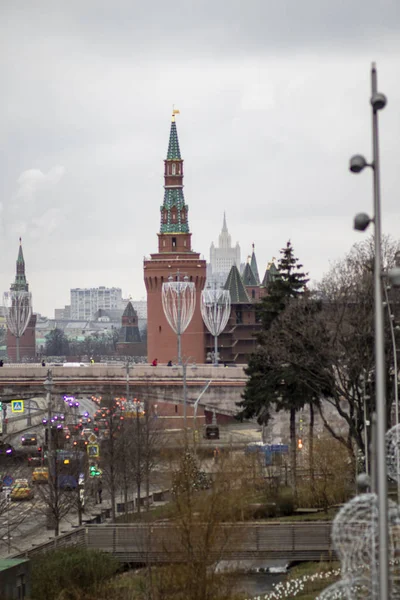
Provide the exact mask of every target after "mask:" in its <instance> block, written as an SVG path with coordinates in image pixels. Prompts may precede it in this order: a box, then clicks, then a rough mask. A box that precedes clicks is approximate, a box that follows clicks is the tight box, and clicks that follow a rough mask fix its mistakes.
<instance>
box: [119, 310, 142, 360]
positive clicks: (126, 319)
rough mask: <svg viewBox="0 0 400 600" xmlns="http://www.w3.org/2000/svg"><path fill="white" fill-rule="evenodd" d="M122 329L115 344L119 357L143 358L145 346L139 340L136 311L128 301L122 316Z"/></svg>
mask: <svg viewBox="0 0 400 600" xmlns="http://www.w3.org/2000/svg"><path fill="white" fill-rule="evenodd" d="M121 325H122V327H121V330H120V332H119V338H118V342H117V354H119V355H120V356H144V352H145V346H146V344H144V343H143V342H142V340H141V337H140V332H139V327H138V318H137V313H136V310H135V309H134V308H133V306H132V303H131V302H130V301H129V302H128V304H127V305H126V308H125V310H124V314H123V315H122V323H121Z"/></svg>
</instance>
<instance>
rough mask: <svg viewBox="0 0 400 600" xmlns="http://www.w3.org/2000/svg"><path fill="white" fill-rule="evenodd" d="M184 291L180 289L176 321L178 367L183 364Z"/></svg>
mask: <svg viewBox="0 0 400 600" xmlns="http://www.w3.org/2000/svg"><path fill="white" fill-rule="evenodd" d="M178 282H179V273H178ZM181 293H182V290H181V289H180V287H178V297H177V301H178V316H177V321H176V334H177V337H178V365H181V364H182V339H181V325H182V299H181Z"/></svg>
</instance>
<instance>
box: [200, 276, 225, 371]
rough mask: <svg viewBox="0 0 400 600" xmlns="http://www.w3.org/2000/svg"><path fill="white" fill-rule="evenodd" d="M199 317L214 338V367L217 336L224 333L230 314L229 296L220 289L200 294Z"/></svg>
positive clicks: (216, 352) (212, 289)
mask: <svg viewBox="0 0 400 600" xmlns="http://www.w3.org/2000/svg"><path fill="white" fill-rule="evenodd" d="M200 310H201V316H202V317H203V321H204V324H205V326H206V327H207V329H208V331H209V332H210V333H211V335H212V336H214V365H215V366H217V365H218V336H219V335H220V334H221V333H222V332H223V331H224V329H225V327H226V324H227V322H228V319H229V317H230V314H231V295H230V293H229V290H224V289H221V288H217V287H215V288H211V289H206V290H203V291H202V292H201V306H200Z"/></svg>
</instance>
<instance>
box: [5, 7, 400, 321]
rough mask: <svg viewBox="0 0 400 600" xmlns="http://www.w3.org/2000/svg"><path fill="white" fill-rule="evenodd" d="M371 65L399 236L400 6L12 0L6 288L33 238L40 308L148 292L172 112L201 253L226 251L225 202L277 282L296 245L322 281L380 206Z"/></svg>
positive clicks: (237, 235)
mask: <svg viewBox="0 0 400 600" xmlns="http://www.w3.org/2000/svg"><path fill="white" fill-rule="evenodd" d="M192 3H193V7H192V6H191V5H192ZM371 61H376V62H377V65H378V77H379V89H380V91H382V92H383V93H385V94H386V95H387V97H388V105H387V107H386V109H385V110H384V111H382V112H381V113H380V141H381V166H382V210H383V230H384V232H386V233H390V234H392V235H393V237H399V233H400V228H399V225H400V219H399V190H400V168H399V164H400V163H399V152H400V78H399V69H400V2H399V0H379V2H378V0H274V1H271V0H224V1H221V0H192V2H190V1H189V0H175V1H174V2H165V0H153V1H151V0H150V1H149V2H143V1H139V0H68V1H67V2H65V1H61V0H48V1H47V0H35V1H34V2H32V0H26V1H24V0H3V1H2V2H1V3H0V81H1V90H2V91H1V94H0V134H1V144H0V251H1V263H0V264H1V268H0V282H1V288H0V291H1V292H3V291H5V290H7V289H8V288H9V285H10V283H11V281H12V280H13V279H14V275H15V260H16V257H17V252H18V238H19V236H22V240H23V249H24V255H25V261H26V271H27V277H28V280H29V283H30V287H31V291H32V295H33V305H34V310H35V311H38V312H40V313H42V314H45V315H48V316H51V317H53V315H54V308H55V307H62V306H64V304H68V303H69V290H70V288H71V287H91V286H96V287H97V286H99V285H106V286H117V287H121V288H122V290H123V294H124V296H125V297H127V296H128V295H129V294H130V295H132V297H133V298H134V299H141V298H143V297H145V288H144V284H143V269H142V266H143V256H145V255H149V254H150V253H151V252H155V251H156V250H157V231H158V230H159V214H160V213H159V207H160V205H161V204H162V200H163V160H164V158H165V156H166V151H167V145H168V136H169V128H170V115H171V109H172V105H173V104H175V106H176V107H177V108H179V109H180V113H181V114H180V115H179V116H178V117H177V127H178V133H179V140H180V146H181V152H182V156H183V158H184V160H185V181H184V183H185V197H186V201H187V203H188V204H189V207H190V211H189V219H190V221H189V222H190V227H191V231H192V233H193V236H192V241H193V249H194V250H196V251H198V252H200V253H201V254H203V255H204V257H205V258H207V260H208V259H209V247H210V244H211V242H212V241H214V242H217V240H218V235H219V232H220V229H221V226H222V218H223V212H224V210H225V211H226V214H227V222H228V228H229V231H230V233H231V235H232V241H233V243H235V242H236V241H239V242H240V245H241V248H242V258H243V259H245V258H246V256H247V255H248V253H249V252H250V251H251V244H252V242H254V243H255V246H256V255H257V259H258V265H259V271H260V273H261V274H262V273H263V271H264V269H265V266H266V264H267V262H268V261H269V260H270V259H271V258H272V257H273V256H278V255H279V250H280V248H282V246H284V245H285V243H286V241H287V240H288V239H289V238H290V239H291V240H292V243H293V246H294V249H295V252H296V255H297V256H298V257H299V258H300V259H301V261H302V263H303V264H304V266H305V268H306V270H307V271H308V272H309V274H310V278H311V280H319V279H320V278H321V276H322V275H323V274H324V273H325V272H326V271H327V270H328V268H329V264H330V262H332V261H334V260H336V259H338V258H340V257H342V256H343V255H344V254H345V253H346V252H347V251H348V250H349V249H350V247H351V245H352V244H353V243H354V242H355V241H360V240H361V239H362V238H363V234H359V233H357V232H354V231H353V230H352V219H353V216H354V214H355V213H356V212H357V211H365V212H371V210H372V175H371V172H365V173H363V174H361V175H358V176H354V175H352V174H350V173H349V171H348V160H349V158H350V156H351V155H352V154H355V153H364V154H365V155H366V157H367V158H368V159H370V158H371V111H370V105H369V97H370V64H371Z"/></svg>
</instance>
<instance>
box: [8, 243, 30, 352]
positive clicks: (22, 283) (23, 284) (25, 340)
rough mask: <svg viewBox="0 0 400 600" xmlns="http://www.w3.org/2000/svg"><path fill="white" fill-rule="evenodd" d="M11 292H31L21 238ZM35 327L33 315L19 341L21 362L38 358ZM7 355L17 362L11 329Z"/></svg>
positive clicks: (14, 341)
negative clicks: (25, 359)
mask: <svg viewBox="0 0 400 600" xmlns="http://www.w3.org/2000/svg"><path fill="white" fill-rule="evenodd" d="M10 290H11V291H12V290H23V291H25V292H28V291H29V284H28V282H27V281H26V276H25V260H24V254H23V252H22V240H21V238H19V251H18V258H17V269H16V274H15V281H14V283H12V284H11V287H10ZM35 327H36V315H34V314H33V313H32V315H31V318H30V319H29V323H28V326H27V328H26V329H25V332H24V334H23V335H22V337H21V338H20V340H19V356H20V360H23V359H24V358H35V356H36V338H35ZM7 354H8V358H9V360H10V361H12V362H15V361H16V360H17V341H16V338H15V336H14V335H13V334H12V333H11V331H10V330H9V329H7Z"/></svg>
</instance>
